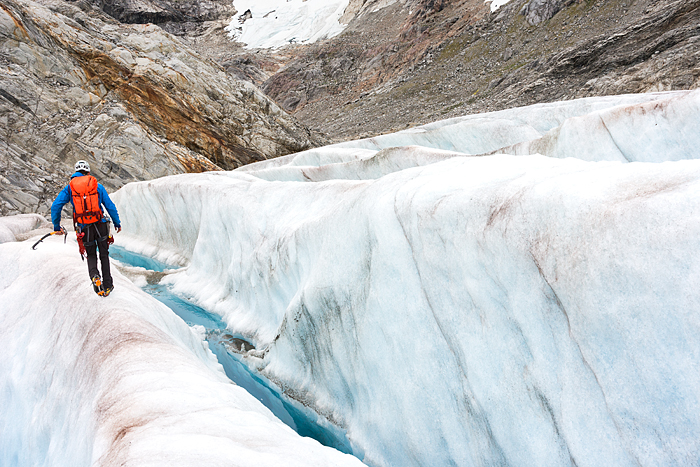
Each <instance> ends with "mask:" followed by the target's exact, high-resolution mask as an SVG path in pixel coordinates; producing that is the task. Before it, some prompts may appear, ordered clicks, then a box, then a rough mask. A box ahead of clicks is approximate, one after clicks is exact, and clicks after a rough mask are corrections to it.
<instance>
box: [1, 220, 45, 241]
mask: <svg viewBox="0 0 700 467" xmlns="http://www.w3.org/2000/svg"><path fill="white" fill-rule="evenodd" d="M50 225H51V224H50V223H49V222H48V221H47V220H46V219H44V218H43V217H41V216H40V215H39V214H17V215H16V216H8V217H0V243H5V242H14V241H17V240H18V239H19V238H22V239H23V237H24V236H25V235H26V234H28V233H29V232H31V231H32V230H35V229H39V228H46V227H49V226H50ZM48 232H50V230H49V231H48Z"/></svg>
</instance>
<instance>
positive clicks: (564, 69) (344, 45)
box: [263, 0, 700, 142]
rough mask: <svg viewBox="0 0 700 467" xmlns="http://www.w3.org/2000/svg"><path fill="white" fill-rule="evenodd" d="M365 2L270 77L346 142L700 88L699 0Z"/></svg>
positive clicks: (297, 110) (273, 88)
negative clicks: (496, 114)
mask: <svg viewBox="0 0 700 467" xmlns="http://www.w3.org/2000/svg"><path fill="white" fill-rule="evenodd" d="M363 8H364V7H363ZM364 11H365V13H364V14H362V13H361V14H358V15H357V16H356V17H355V19H354V20H353V21H352V22H351V23H350V24H349V25H348V27H347V29H346V30H345V32H344V33H342V34H340V35H338V36H336V37H334V38H332V39H330V40H328V41H325V42H323V43H318V44H314V45H313V46H310V47H309V48H308V50H305V51H301V52H300V53H299V55H298V56H297V57H296V59H294V60H293V61H291V62H290V63H289V64H288V65H287V66H286V67H285V68H283V69H282V70H280V71H279V72H277V73H276V74H274V75H273V76H272V77H271V78H270V79H269V80H268V81H266V82H265V83H264V84H263V89H264V90H265V92H266V93H267V94H268V95H270V96H271V97H272V98H274V99H275V100H276V101H277V102H278V103H279V104H280V105H281V106H282V107H283V108H285V109H286V110H288V111H290V112H293V113H294V116H295V117H297V118H298V119H299V120H300V121H302V122H304V123H305V124H307V125H309V126H310V127H311V128H314V129H316V130H318V131H322V132H324V133H326V134H327V135H328V136H329V137H330V138H331V139H332V140H333V141H336V142H338V141H345V140H352V139H357V138H365V137H369V136H374V135H378V134H382V133H388V132H392V131H398V130H402V129H405V128H407V127H412V126H417V125H420V124H426V123H429V122H433V121H437V120H442V119H445V118H450V117H458V116H463V115H467V114H475V113H481V112H487V111H495V110H502V109H507V108H512V107H518V106H525V105H530V104H534V103H538V102H553V101H557V100H566V99H574V98H578V97H590V96H600V95H611V94H627V93H640V92H653V91H667V90H689V89H695V88H697V87H700V47H699V45H700V27H698V24H700V1H699V0H635V1H630V0H600V1H585V2H584V1H578V0H511V1H510V2H509V3H507V4H505V5H504V6H502V7H500V8H499V9H498V10H496V11H495V12H490V11H488V8H486V6H485V4H484V2H483V1H482V0H451V1H441V2H438V1H431V0H406V1H405V2H400V3H397V4H394V5H391V6H389V7H386V8H384V9H381V10H367V9H364ZM319 73H320V74H319Z"/></svg>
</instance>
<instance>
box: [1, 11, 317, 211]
mask: <svg viewBox="0 0 700 467" xmlns="http://www.w3.org/2000/svg"><path fill="white" fill-rule="evenodd" d="M80 6H82V8H85V11H83V10H81V9H80V8H78V6H76V5H73V4H70V3H66V2H62V1H60V0H55V1H54V0H49V1H46V2H43V3H41V4H40V3H36V2H32V1H29V0H3V3H2V4H0V122H2V123H1V125H0V132H2V142H1V143H0V214H2V215H6V214H10V213H17V212H40V213H46V212H47V211H48V206H49V204H50V202H51V200H52V199H53V197H54V196H55V195H56V193H57V191H58V190H59V189H60V188H61V187H62V186H63V185H64V184H65V183H66V181H67V177H68V176H69V175H70V174H71V173H72V168H73V164H74V162H75V161H76V160H77V159H86V160H88V161H89V162H90V165H91V167H92V169H93V173H94V174H95V175H96V176H97V177H98V178H99V179H100V181H101V182H102V183H103V184H104V185H105V186H106V187H107V188H108V189H110V190H113V189H116V188H119V187H120V186H122V185H123V184H124V183H127V182H130V181H134V180H147V179H151V178H155V177H160V176H164V175H170V174H176V173H182V172H200V171H205V170H217V169H221V168H223V169H232V168H235V167H238V166H240V165H243V164H246V163H249V162H253V161H259V160H264V159H266V158H269V157H276V156H279V155H283V154H288V153H291V152H295V151H299V150H302V149H306V148H310V147H313V146H314V145H316V144H317V143H316V140H315V139H314V138H313V137H312V136H311V134H310V132H309V130H308V129H307V128H305V127H304V126H302V125H300V124H298V123H297V122H296V121H295V120H294V119H293V118H291V117H289V116H288V115H287V114H285V113H284V112H283V111H282V110H280V109H279V107H277V105H275V104H274V103H273V102H272V101H270V100H269V99H268V98H267V97H266V96H265V95H264V94H262V92H260V91H259V90H258V89H257V88H255V87H254V86H253V85H252V84H250V83H248V82H243V81H240V80H238V79H235V78H233V77H231V76H229V75H227V74H226V73H225V72H224V71H223V69H221V68H220V67H218V66H216V65H215V64H213V63H211V62H208V61H206V60H204V59H202V58H200V57H199V56H198V55H197V54H196V53H194V52H193V51H192V50H191V49H189V48H188V47H187V46H185V45H184V44H183V43H181V42H179V41H178V40H177V39H175V38H174V37H173V36H171V35H170V34H168V33H166V32H165V31H163V30H162V29H160V28H158V27H156V26H154V25H143V26H141V25H139V26H128V25H122V24H120V23H118V22H117V21H115V20H113V19H112V18H110V17H108V16H106V15H105V14H103V13H102V12H101V11H99V10H96V9H93V8H91V7H90V6H89V5H87V6H86V4H82V3H81V4H80Z"/></svg>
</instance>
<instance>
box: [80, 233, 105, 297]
mask: <svg viewBox="0 0 700 467" xmlns="http://www.w3.org/2000/svg"><path fill="white" fill-rule="evenodd" d="M82 231H83V233H84V234H85V236H84V237H83V245H85V252H86V253H87V263H88V273H89V274H90V279H92V278H93V277H95V276H99V275H100V271H99V269H97V249H98V248H99V249H100V263H102V283H103V284H104V287H105V289H107V288H110V287H112V273H111V272H110V270H109V244H108V243H107V236H108V235H109V226H108V225H107V223H106V222H95V223H94V224H88V225H86V226H84V227H83V230H82ZM100 239H104V240H100Z"/></svg>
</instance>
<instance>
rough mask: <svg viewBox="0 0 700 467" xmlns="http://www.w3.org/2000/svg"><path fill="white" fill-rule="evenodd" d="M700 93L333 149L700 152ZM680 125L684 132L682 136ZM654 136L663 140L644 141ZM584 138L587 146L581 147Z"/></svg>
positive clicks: (548, 109)
mask: <svg viewBox="0 0 700 467" xmlns="http://www.w3.org/2000/svg"><path fill="white" fill-rule="evenodd" d="M699 96H700V92H699V91H674V92H662V93H648V94H629V95H623V96H603V97H588V98H584V99H575V100H571V101H564V102H553V103H547V104H536V105H531V106H527V107H519V108H514V109H508V110H501V111H498V112H489V113H483V114H475V115H468V116H464V117H456V118H452V119H448V120H441V121H438V122H434V123H430V124H428V125H423V126H420V127H416V128H410V129H408V130H403V131H399V132H397V133H391V134H386V135H381V136H376V137H374V138H367V139H362V140H357V141H348V142H344V143H338V144H335V145H332V146H327V148H343V149H351V148H354V149H357V148H360V149H368V150H374V151H378V150H381V149H387V148H391V147H397V146H423V147H427V148H434V149H443V150H446V151H457V152H461V153H464V154H486V153H493V152H499V153H503V152H507V153H508V154H538V153H542V154H545V155H551V156H555V157H577V158H579V159H582V158H586V159H587V160H625V158H624V156H622V155H621V152H627V153H629V154H637V153H644V154H646V155H645V156H644V157H640V158H638V159H633V160H640V161H649V160H652V161H654V162H660V161H662V160H676V159H666V158H664V157H665V156H664V153H663V152H660V151H658V149H659V144H663V143H661V142H663V141H667V142H668V143H669V144H668V146H669V147H670V143H671V141H675V140H673V138H676V140H677V141H679V142H683V143H684V144H685V145H684V146H683V147H684V149H685V150H686V151H688V150H690V151H692V152H693V154H696V153H697V151H695V148H697V139H696V138H697V135H698V134H700V131H698V130H697V125H696V121H697V120H696V118H697V115H698V113H697V111H698V110H697V108H698V99H700V97H699ZM606 125H607V128H606ZM608 130H609V131H610V132H612V133H609V132H608ZM550 132H551V134H549V133H550ZM674 132H681V134H680V135H677V136H676V135H674ZM545 137H546V138H545ZM652 140H653V141H657V142H658V144H657V145H656V146H654V147H647V146H645V145H646V144H647V143H649V142H650V141H652ZM618 141H619V142H623V143H625V147H624V148H620V150H618V149H617V148H615V146H614V144H615V142H618ZM545 142H546V143H545ZM598 142H601V144H598ZM518 143H522V144H521V145H520V146H518V147H517V149H508V150H506V149H505V148H507V147H509V146H513V145H516V144H518ZM687 143H691V144H690V145H688V144H687ZM581 144H584V145H585V147H584V148H581V151H580V152H579V151H578V148H579V146H580V145H581ZM645 149H646V150H645ZM311 151H315V150H311ZM543 151H544V152H543ZM300 154H304V153H300ZM288 157H289V156H288ZM259 164H274V162H271V161H264V162H261V163H259ZM253 166H257V164H253Z"/></svg>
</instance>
